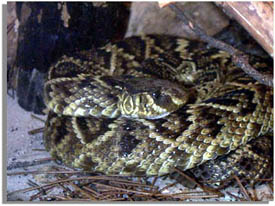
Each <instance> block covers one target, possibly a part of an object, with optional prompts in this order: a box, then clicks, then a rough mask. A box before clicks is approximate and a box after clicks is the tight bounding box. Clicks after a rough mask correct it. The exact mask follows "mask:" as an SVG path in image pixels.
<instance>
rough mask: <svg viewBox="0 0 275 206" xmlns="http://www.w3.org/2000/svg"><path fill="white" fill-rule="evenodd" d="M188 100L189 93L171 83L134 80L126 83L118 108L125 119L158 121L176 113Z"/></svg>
mask: <svg viewBox="0 0 275 206" xmlns="http://www.w3.org/2000/svg"><path fill="white" fill-rule="evenodd" d="M188 99H189V95H188V92H187V91H186V90H185V89H184V88H181V87H180V86H179V85H177V84H174V83H172V82H170V81H167V80H161V79H151V78H133V79H128V80H127V81H124V89H123V92H122V93H121V95H120V96H119V102H118V107H119V108H120V111H121V114H122V115H123V116H125V117H130V118H144V119H158V118H162V117H165V116H167V115H169V114H170V113H172V112H174V111H176V110H177V109H179V108H180V107H182V106H183V105H184V104H186V103H187V101H188Z"/></svg>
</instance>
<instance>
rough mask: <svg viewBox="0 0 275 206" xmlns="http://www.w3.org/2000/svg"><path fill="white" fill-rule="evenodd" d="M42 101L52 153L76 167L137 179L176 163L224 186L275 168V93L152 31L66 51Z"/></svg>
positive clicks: (226, 58)
mask: <svg viewBox="0 0 275 206" xmlns="http://www.w3.org/2000/svg"><path fill="white" fill-rule="evenodd" d="M249 61H250V63H251V64H252V66H253V67H255V68H256V69H257V70H258V71H260V72H266V71H270V65H268V64H267V63H266V61H265V60H263V59H261V58H257V57H253V58H250V60H249ZM44 95H45V102H46V104H47V107H48V110H49V113H48V118H47V121H46V126H45V131H44V141H45V147H46V149H47V150H48V151H49V152H50V153H51V155H52V156H53V157H55V158H57V159H59V160H61V161H62V162H64V163H65V164H66V165H68V166H71V167H75V168H84V169H88V170H92V171H95V172H99V173H104V174H107V175H114V174H120V175H129V176H132V175H146V176H151V175H158V176H160V175H164V174H168V173H171V172H172V171H173V170H174V168H175V167H177V168H179V169H181V170H184V171H185V170H188V169H192V170H193V171H194V173H195V174H199V175H201V176H202V175H203V174H205V173H207V175H205V176H207V178H210V179H211V178H213V179H218V180H221V179H224V178H226V177H228V176H229V175H232V174H246V175H249V176H250V177H255V178H257V177H260V176H261V175H263V174H264V173H265V172H266V171H267V170H268V169H269V168H271V167H272V166H271V164H272V160H271V158H269V157H268V156H270V151H272V143H271V142H272V136H270V135H269V134H270V133H272V131H273V88H270V87H267V86H265V85H262V84H260V83H258V82H257V81H256V80H254V79H253V78H251V77H249V76H248V75H247V74H245V73H244V72H243V71H242V70H241V69H239V68H237V67H236V66H234V65H233V63H232V61H231V57H230V55H229V54H227V53H226V52H224V51H221V50H218V49H215V48H208V46H207V45H206V44H204V43H202V42H198V41H190V40H186V39H182V38H176V37H172V36H164V35H144V36H140V37H130V38H126V39H124V40H121V41H118V42H115V43H109V44H107V45H106V46H104V47H102V48H99V49H96V50H88V51H80V52H76V53H74V54H72V55H70V56H66V55H64V56H63V57H62V58H61V59H60V60H59V61H58V62H57V63H55V64H54V65H53V66H52V67H51V68H50V70H49V73H48V77H47V80H46V83H45V87H44ZM199 171H204V172H203V173H202V172H199Z"/></svg>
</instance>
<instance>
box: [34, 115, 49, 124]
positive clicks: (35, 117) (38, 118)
mask: <svg viewBox="0 0 275 206" xmlns="http://www.w3.org/2000/svg"><path fill="white" fill-rule="evenodd" d="M31 117H32V118H34V119H37V120H39V121H41V122H43V123H45V122H46V121H45V120H44V119H41V118H40V117H37V116H35V115H33V114H31Z"/></svg>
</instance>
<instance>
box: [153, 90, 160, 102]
mask: <svg viewBox="0 0 275 206" xmlns="http://www.w3.org/2000/svg"><path fill="white" fill-rule="evenodd" d="M152 97H153V98H154V100H157V99H159V98H160V97H161V93H160V91H156V92H153V93H152Z"/></svg>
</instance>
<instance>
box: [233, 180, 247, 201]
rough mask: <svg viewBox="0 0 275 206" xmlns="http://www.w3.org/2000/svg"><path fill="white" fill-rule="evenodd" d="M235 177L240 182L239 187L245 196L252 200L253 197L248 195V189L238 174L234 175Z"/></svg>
mask: <svg viewBox="0 0 275 206" xmlns="http://www.w3.org/2000/svg"><path fill="white" fill-rule="evenodd" d="M234 178H235V179H236V181H237V183H238V185H239V187H240V189H241V191H242V193H243V194H244V196H245V197H246V200H249V201H251V198H250V196H249V195H248V192H247V191H246V189H245V188H244V186H243V184H242V183H241V181H240V179H239V178H238V177H237V176H236V175H234Z"/></svg>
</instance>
